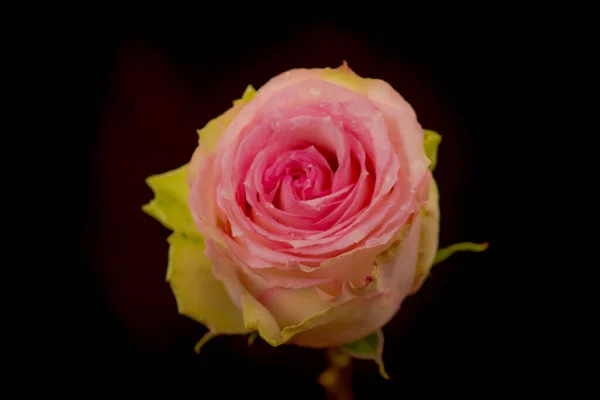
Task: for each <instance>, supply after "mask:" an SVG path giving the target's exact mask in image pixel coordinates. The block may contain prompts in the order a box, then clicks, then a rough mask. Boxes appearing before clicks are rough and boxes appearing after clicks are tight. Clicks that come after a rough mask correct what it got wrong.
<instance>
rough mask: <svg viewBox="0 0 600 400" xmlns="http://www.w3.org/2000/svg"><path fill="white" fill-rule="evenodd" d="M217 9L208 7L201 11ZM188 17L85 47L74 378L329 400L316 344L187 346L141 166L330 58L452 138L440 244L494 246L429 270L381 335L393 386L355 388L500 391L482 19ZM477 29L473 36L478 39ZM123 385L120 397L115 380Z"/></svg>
mask: <svg viewBox="0 0 600 400" xmlns="http://www.w3.org/2000/svg"><path fill="white" fill-rule="evenodd" d="M204 19H206V17H204ZM221 22H222V23H221V24H215V25H214V27H210V26H209V25H202V24H198V25H191V26H189V27H188V28H187V29H184V30H183V31H182V32H181V34H173V32H171V33H170V34H169V35H166V36H159V35H156V34H155V33H156V29H154V28H152V29H132V28H128V29H121V28H119V29H115V30H113V31H112V32H111V33H110V34H107V35H105V36H104V37H103V39H101V40H100V39H95V40H91V41H90V42H88V43H87V44H86V46H85V47H81V48H78V47H76V46H75V45H74V53H75V54H76V55H78V57H77V63H76V65H74V66H72V68H74V69H75V68H76V69H78V71H79V74H78V76H80V77H81V80H80V82H79V83H80V87H79V94H80V96H79V97H78V98H77V99H76V101H77V102H81V105H82V107H80V109H81V110H82V111H81V113H80V114H79V115H78V117H81V119H82V120H83V123H82V125H81V127H82V129H81V131H82V133H81V136H79V140H80V142H79V143H80V144H82V145H83V149H84V151H83V152H82V153H81V157H82V159H83V158H85V161H86V162H87V171H88V179H87V183H88V185H87V187H86V188H85V189H84V190H85V191H84V192H81V194H85V195H86V199H87V200H88V201H87V202H86V203H85V204H86V208H85V209H83V210H82V213H81V218H80V220H79V222H80V223H81V227H82V229H83V230H82V235H81V236H80V239H81V241H82V247H81V249H82V262H81V269H80V270H78V275H76V276H77V284H76V285H74V286H73V287H72V290H71V292H72V299H73V300H72V302H71V303H70V304H71V305H70V306H69V310H70V312H71V314H72V318H73V319H74V320H75V321H76V322H75V323H74V324H73V328H72V329H70V330H69V332H68V333H67V334H66V335H67V342H68V343H69V346H71V348H72V349H73V350H74V353H75V354H76V355H78V357H76V360H77V361H76V362H75V364H74V366H75V368H74V370H75V371H76V375H73V376H77V377H78V378H77V379H81V380H85V381H88V380H92V381H93V383H94V384H96V386H95V387H98V388H107V387H108V388H111V389H117V385H118V384H125V385H126V386H128V387H133V388H134V389H136V390H143V389H149V390H150V391H153V390H155V389H158V388H159V387H161V388H162V387H168V388H172V389H176V390H179V389H183V390H186V391H188V390H189V391H197V394H196V396H198V397H199V398H215V397H217V395H218V396H219V398H221V396H223V397H222V398H227V397H228V396H229V395H233V394H234V393H246V395H248V396H250V397H251V398H253V397H254V396H259V395H260V396H261V398H263V399H271V398H273V399H274V398H311V399H312V398H315V399H317V398H321V397H320V396H322V395H323V394H322V391H321V388H320V387H319V386H318V385H317V383H316V378H317V376H318V374H319V373H320V372H321V371H322V370H323V369H324V368H325V359H324V357H323V354H322V352H320V351H311V350H308V349H298V348H294V347H286V346H284V347H280V348H277V349H273V348H270V347H269V346H268V345H266V344H265V343H264V342H261V341H260V340H258V341H257V342H256V343H255V345H254V347H253V348H250V349H249V348H248V347H247V345H246V342H245V340H246V339H245V337H241V336H238V337H219V338H217V339H214V340H213V341H211V342H209V344H208V345H206V347H205V348H204V349H203V351H202V354H201V355H200V356H197V355H196V354H194V352H193V347H194V344H195V343H196V341H197V340H198V339H199V338H200V337H201V336H202V334H203V333H204V331H205V330H204V328H203V327H202V326H201V325H199V324H197V323H195V322H193V321H191V320H188V319H187V318H185V317H182V316H179V315H178V314H177V311H176V306H175V301H174V298H173V296H172V294H171V291H170V289H169V287H168V285H167V284H166V283H165V280H164V276H165V268H166V263H167V249H168V245H167V243H166V237H167V235H168V234H169V232H168V231H167V230H166V229H165V228H163V227H161V226H160V224H159V223H157V222H156V221H154V220H153V219H151V218H150V217H148V216H146V215H145V214H144V213H142V211H141V209H140V207H141V205H142V204H144V203H145V202H147V201H148V200H149V199H151V197H152V193H151V191H150V189H149V188H147V187H146V186H145V183H144V178H145V177H147V176H148V175H151V174H154V173H159V172H163V171H166V170H168V169H172V168H175V167H178V166H180V165H181V164H183V163H185V162H187V161H188V159H189V157H190V155H191V152H192V151H193V149H194V146H195V144H196V141H197V134H196V129H197V128H201V127H202V126H204V124H205V123H206V122H207V121H208V120H209V119H211V118H214V117H215V116H217V115H219V114H220V113H222V112H223V111H225V110H226V109H227V108H228V107H230V105H231V101H232V100H234V99H236V98H238V97H239V96H240V95H241V93H242V92H243V90H244V88H245V87H246V85H247V84H253V85H254V86H255V87H256V88H258V87H260V86H261V85H262V84H264V83H265V82H266V81H267V80H268V79H269V78H270V77H272V76H274V75H276V74H278V73H281V72H283V71H285V70H287V69H290V68H296V67H326V66H330V67H337V66H339V65H340V64H341V63H342V62H343V61H344V60H346V61H347V62H348V63H349V65H350V67H351V68H352V69H354V70H355V72H357V73H358V74H359V75H362V76H367V77H377V78H382V79H385V80H387V81H388V82H389V83H390V84H391V85H392V86H393V87H394V88H396V89H397V90H398V91H399V92H400V93H401V94H402V95H403V96H404V97H405V98H406V99H407V100H408V101H409V102H410V103H411V104H412V105H413V107H414V108H415V110H416V112H417V114H418V117H419V120H420V122H421V123H422V125H423V126H424V127H425V128H427V129H432V130H436V131H438V132H439V133H440V134H441V135H442V137H443V141H442V145H441V147H440V150H439V160H438V166H437V169H436V171H435V173H434V175H435V177H436V179H437V181H438V183H439V187H440V192H441V213H442V214H441V215H442V221H441V239H440V240H441V245H442V246H446V245H450V244H452V243H455V242H460V241H478V242H483V241H489V242H490V243H491V246H490V248H489V249H488V251H487V252H485V253H483V254H473V253H462V254H458V255H455V256H453V257H452V258H451V259H449V260H448V261H446V262H444V263H443V264H441V265H439V266H436V267H435V268H434V270H433V273H432V275H431V277H430V278H429V279H428V281H427V283H426V284H425V286H424V287H423V288H422V289H421V291H420V292H419V293H418V294H416V295H415V296H413V297H411V298H409V299H407V300H406V302H405V303H404V306H403V308H402V310H401V311H400V313H399V314H398V315H397V316H396V317H395V318H394V320H393V321H392V322H391V323H390V324H389V325H388V326H386V327H385V328H384V332H385V338H386V346H385V352H384V360H385V363H386V367H387V370H388V372H389V374H390V375H391V377H392V380H391V381H384V380H383V379H381V378H380V377H379V376H378V373H377V368H376V367H375V365H374V364H371V363H369V362H362V361H361V362H357V364H356V369H355V374H356V376H355V378H354V385H355V387H354V390H355V394H356V398H358V399H368V398H371V397H378V396H383V395H387V396H390V395H392V396H393V397H400V396H403V395H405V394H406V393H407V392H413V391H415V390H416V389H418V390H422V391H423V392H422V396H426V395H427V393H429V392H431V391H436V392H438V391H440V390H441V391H443V392H445V393H446V394H452V395H456V394H461V393H464V392H465V391H479V390H482V393H489V392H490V391H492V392H493V391H495V390H496V389H497V388H499V387H502V386H503V385H506V384H508V382H510V381H511V379H512V377H511V373H510V370H503V367H502V365H503V363H502V362H501V361H500V358H499V356H500V355H501V350H500V348H502V346H503V343H502V342H503V338H502V337H501V335H500V332H501V329H502V328H503V325H504V324H505V323H506V321H505V319H504V318H503V317H502V315H503V314H502V312H501V311H499V308H498V307H496V306H497V305H498V303H499V302H500V301H501V300H500V299H499V298H498V294H497V293H496V291H495V288H496V286H497V285H496V284H495V282H497V280H498V279H499V278H500V276H501V275H502V274H503V270H502V266H501V265H499V264H500V263H499V261H498V254H499V253H498V251H499V246H498V245H496V243H497V242H495V239H496V238H498V237H499V236H500V233H499V231H498V225H497V224H495V223H494V222H495V221H494V220H495V219H496V218H497V214H496V213H495V207H496V206H497V205H496V203H495V202H496V201H497V200H498V199H497V196H496V194H495V193H494V187H495V186H496V185H497V183H498V182H497V181H496V180H495V179H494V178H493V176H495V175H494V170H495V169H497V168H498V166H496V165H495V164H494V162H493V161H492V160H493V159H494V158H493V157H492V156H493V153H494V151H495V149H496V147H497V145H498V144H499V142H500V141H501V137H502V132H500V131H499V129H498V128H497V123H496V121H497V118H498V115H499V114H501V113H500V112H499V110H500V109H501V106H502V104H501V103H502V100H501V97H499V96H498V93H501V92H502V90H503V85H504V84H505V80H504V79H503V70H502V65H503V64H502V61H503V60H506V57H507V54H508V50H507V49H506V48H505V47H504V46H503V45H502V42H501V41H498V40H496V38H495V36H494V35H492V34H490V33H489V32H485V33H484V31H482V30H478V28H480V27H475V26H467V29H464V30H461V32H464V33H458V32H459V31H458V30H457V29H454V28H456V27H455V26H449V27H448V29H440V30H436V31H435V32H434V31H430V30H428V28H427V24H424V25H423V26H421V28H420V29H414V28H410V29H409V28H403V27H402V26H401V25H400V24H399V25H397V26H388V25H386V24H382V25H377V24H369V25H364V24H359V23H353V22H352V21H346V22H344V23H335V24H334V23H331V22H324V21H323V22H314V21H311V22H310V23H308V22H305V23H298V22H294V23H291V22H288V23H287V24H285V23H278V24H274V23H270V24H263V23H260V24H254V25H253V24H252V23H250V22H249V21H236V23H233V22H231V21H229V22H223V21H221ZM474 31H477V32H478V34H477V35H474V34H473V32H474ZM118 390H121V389H118Z"/></svg>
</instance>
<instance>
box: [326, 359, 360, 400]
mask: <svg viewBox="0 0 600 400" xmlns="http://www.w3.org/2000/svg"><path fill="white" fill-rule="evenodd" d="M325 354H326V356H327V360H328V362H329V367H328V368H327V369H326V370H325V371H324V372H323V373H322V374H321V375H320V376H319V383H320V384H321V386H323V388H324V389H325V392H326V394H327V399H329V400H353V399H354V396H353V394H352V359H351V358H350V356H348V355H347V354H346V353H344V352H342V351H340V350H338V349H327V350H326V352H325Z"/></svg>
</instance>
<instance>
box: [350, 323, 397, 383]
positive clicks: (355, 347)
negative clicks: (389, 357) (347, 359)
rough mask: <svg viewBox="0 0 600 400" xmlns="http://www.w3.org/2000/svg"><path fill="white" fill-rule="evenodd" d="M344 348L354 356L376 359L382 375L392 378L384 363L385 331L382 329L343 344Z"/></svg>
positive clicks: (363, 358) (362, 358)
mask: <svg viewBox="0 0 600 400" xmlns="http://www.w3.org/2000/svg"><path fill="white" fill-rule="evenodd" d="M342 349H343V350H344V351H345V352H347V353H348V354H349V355H351V356H352V357H354V358H358V359H361V360H373V361H375V362H376V363H377V365H378V366H379V373H380V374H381V376H383V377H384V378H385V379H390V377H389V375H388V374H387V372H386V371H385V367H384V365H383V358H382V355H383V332H382V331H381V329H379V330H377V331H375V332H373V333H371V334H369V335H367V336H365V337H364V338H362V339H360V340H357V341H356V342H353V343H350V344H345V345H343V346H342Z"/></svg>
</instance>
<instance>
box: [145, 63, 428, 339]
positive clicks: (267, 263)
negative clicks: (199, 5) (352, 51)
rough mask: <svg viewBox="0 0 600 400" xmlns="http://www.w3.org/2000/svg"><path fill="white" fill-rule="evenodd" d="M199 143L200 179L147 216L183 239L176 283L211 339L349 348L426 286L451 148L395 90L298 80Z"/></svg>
mask: <svg viewBox="0 0 600 400" xmlns="http://www.w3.org/2000/svg"><path fill="white" fill-rule="evenodd" d="M199 136H200V139H199V145H198V147H197V148H196V150H195V152H194V153H193V156H192V157H191V161H190V163H189V165H185V166H183V167H181V168H179V169H177V170H174V171H170V172H168V173H166V174H163V175H158V176H153V177H151V178H149V179H148V183H149V185H150V186H151V187H152V188H153V190H154V192H155V195H156V197H155V199H154V200H152V201H151V202H150V203H149V204H148V205H146V206H145V207H144V209H145V211H146V212H148V213H149V214H151V215H152V216H154V217H155V218H157V219H159V220H160V221H161V222H163V224H165V225H166V226H167V227H169V228H170V229H172V230H174V233H173V234H172V235H171V236H170V237H169V243H170V245H171V247H170V254H169V268H168V272H167V278H168V280H169V282H170V284H171V286H172V288H173V291H174V293H175V296H176V299H177V303H178V307H179V311H180V313H182V314H184V315H188V316H190V317H191V318H194V319H196V320H198V321H200V322H202V323H203V324H205V325H206V326H207V327H208V328H209V336H207V338H208V337H210V336H211V335H215V334H242V333H248V332H251V331H258V333H259V334H260V336H261V337H262V338H263V339H264V340H265V341H267V342H268V343H270V344H271V345H273V346H277V345H280V344H282V343H292V344H296V345H299V346H306V347H314V348H322V347H331V346H338V345H348V344H350V343H352V342H355V341H357V340H359V339H361V338H363V337H365V336H367V335H369V334H370V333H372V332H374V331H377V330H378V329H380V328H381V327H382V326H384V325H385V324H386V323H387V322H388V321H389V320H390V319H391V318H392V317H393V316H394V315H395V314H396V313H397V312H398V310H399V308H400V307H401V304H402V302H403V300H404V299H405V298H406V297H407V296H408V295H410V294H411V293H414V292H415V291H416V290H418V288H419V287H420V285H421V284H422V283H423V281H424V280H425V278H426V276H427V274H428V272H429V269H430V268H431V266H432V264H433V262H434V257H435V254H436V251H437V247H438V227H439V210H438V197H437V196H438V194H437V188H436V185H435V181H434V180H433V178H432V173H431V170H432V169H433V167H434V165H435V161H436V151H437V146H438V144H439V143H440V136H439V135H437V134H436V133H435V132H432V131H427V130H423V129H422V127H421V125H420V124H419V122H418V120H417V117H416V114H415V111H414V110H413V109H412V107H411V106H410V105H409V104H408V103H407V102H406V101H405V99H404V98H403V97H402V96H401V95H400V94H398V93H397V92H396V91H395V90H394V89H393V88H392V87H391V86H390V85H389V84H388V83H386V82H384V81H382V80H378V79H365V78H362V77H359V76H358V75H356V74H355V73H354V72H353V71H351V70H350V68H349V67H348V66H347V65H346V63H344V64H343V65H342V66H341V67H339V68H337V69H329V68H325V69H296V70H290V71H287V72H285V73H283V74H281V75H279V76H277V77H275V78H273V79H271V80H270V81H269V82H268V83H267V84H265V85H264V86H263V87H261V88H260V89H259V90H258V92H255V91H254V89H253V88H252V87H251V86H249V87H248V89H247V90H246V92H245V93H244V96H243V97H242V98H241V99H240V100H237V101H235V102H234V106H233V107H232V108H230V109H229V110H228V111H227V112H225V113H224V114H222V115H221V116H219V117H218V118H216V119H214V120H212V121H210V122H209V123H208V124H207V125H206V126H205V127H204V128H203V129H202V130H200V131H199ZM428 167H429V168H428ZM184 178H185V181H184ZM188 193H189V195H188ZM379 337H380V336H377V338H379ZM378 343H381V341H378Z"/></svg>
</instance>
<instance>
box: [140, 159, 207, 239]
mask: <svg viewBox="0 0 600 400" xmlns="http://www.w3.org/2000/svg"><path fill="white" fill-rule="evenodd" d="M186 175H187V164H185V165H183V166H181V167H179V168H177V169H174V170H171V171H168V172H165V173H163V174H157V175H152V176H150V177H148V178H146V184H147V185H148V186H150V188H151V189H152V191H153V192H154V198H153V199H152V200H151V201H150V202H149V203H147V204H144V205H143V206H142V210H143V211H144V212H145V213H146V214H148V215H150V216H151V217H153V218H155V219H156V220H158V221H159V222H160V223H161V224H163V225H164V226H165V227H167V228H168V229H170V230H172V231H176V232H181V233H185V234H187V235H188V236H193V237H200V233H199V232H198V230H197V229H196V226H195V224H194V220H193V219H192V215H191V213H190V209H189V207H188V197H189V194H190V188H189V187H188V185H187V183H186V181H185V177H186Z"/></svg>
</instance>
